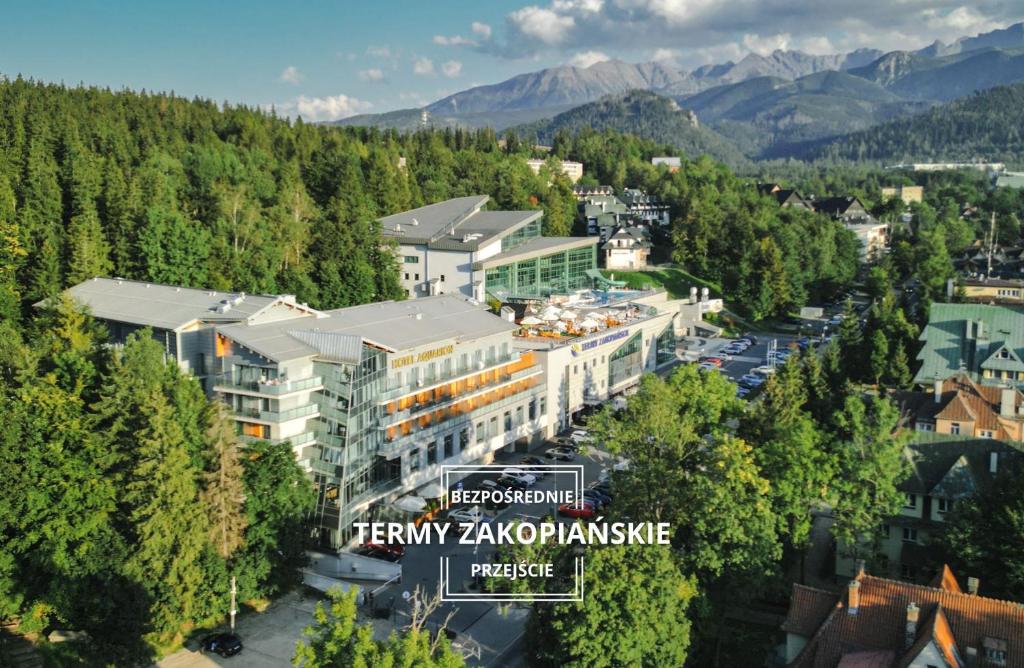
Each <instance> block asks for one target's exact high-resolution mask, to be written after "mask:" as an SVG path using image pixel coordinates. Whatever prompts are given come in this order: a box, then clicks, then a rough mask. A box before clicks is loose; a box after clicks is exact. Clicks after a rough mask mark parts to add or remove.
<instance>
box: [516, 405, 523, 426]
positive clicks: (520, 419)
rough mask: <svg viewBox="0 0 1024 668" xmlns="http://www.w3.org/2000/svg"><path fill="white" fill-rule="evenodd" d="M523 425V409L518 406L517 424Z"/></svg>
mask: <svg viewBox="0 0 1024 668" xmlns="http://www.w3.org/2000/svg"><path fill="white" fill-rule="evenodd" d="M522 423H523V407H522V406H516V424H522Z"/></svg>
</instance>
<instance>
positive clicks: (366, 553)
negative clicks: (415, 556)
mask: <svg viewBox="0 0 1024 668" xmlns="http://www.w3.org/2000/svg"><path fill="white" fill-rule="evenodd" d="M352 552H353V554H358V555H360V556H363V557H370V558H371V559H380V560H381V561H390V562H391V563H397V562H399V561H401V560H402V557H401V556H399V555H397V554H395V553H394V552H390V551H388V550H386V549H384V548H383V547H379V546H373V547H369V546H366V545H363V546H362V547H357V548H356V549H354V550H353V551H352Z"/></svg>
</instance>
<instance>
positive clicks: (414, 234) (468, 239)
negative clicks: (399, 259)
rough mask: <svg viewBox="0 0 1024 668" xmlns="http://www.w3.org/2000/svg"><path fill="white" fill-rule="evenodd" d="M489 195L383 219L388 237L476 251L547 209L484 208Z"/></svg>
mask: <svg viewBox="0 0 1024 668" xmlns="http://www.w3.org/2000/svg"><path fill="white" fill-rule="evenodd" d="M489 199H490V198H489V197H488V196H487V195H473V196H470V197H457V198H455V199H450V200H445V201H444V202H438V203H436V204H428V205H427V206H421V207H420V208H418V209H412V210H410V211H403V212H402V213H396V214H394V215H391V216H385V217H384V218H381V219H380V224H381V230H382V232H383V233H384V235H385V236H388V237H391V238H393V239H395V240H396V241H398V242H399V243H406V244H426V245H428V246H429V247H430V248H436V249H440V250H461V251H475V250H477V249H478V248H479V247H480V246H481V244H484V243H486V242H488V241H491V240H493V239H495V238H500V237H503V236H505V235H507V234H510V233H511V232H514V231H515V230H517V229H518V228H520V227H522V226H523V225H525V224H527V223H529V222H531V221H534V220H537V219H538V218H540V217H541V216H542V215H543V213H544V212H543V211H539V210H537V211H482V210H481V209H482V208H483V206H484V205H485V204H486V203H487V201H488V200H489Z"/></svg>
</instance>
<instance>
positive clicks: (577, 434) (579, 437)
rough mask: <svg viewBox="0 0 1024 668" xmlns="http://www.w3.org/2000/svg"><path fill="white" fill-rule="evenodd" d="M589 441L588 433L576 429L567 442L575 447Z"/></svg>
mask: <svg viewBox="0 0 1024 668" xmlns="http://www.w3.org/2000/svg"><path fill="white" fill-rule="evenodd" d="M589 440H590V432H588V431H584V430H583V429H576V430H574V431H573V432H572V433H571V434H569V441H571V442H572V443H575V444H576V445H582V444H584V443H586V442H587V441H589Z"/></svg>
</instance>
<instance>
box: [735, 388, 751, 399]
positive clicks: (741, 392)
mask: <svg viewBox="0 0 1024 668" xmlns="http://www.w3.org/2000/svg"><path fill="white" fill-rule="evenodd" d="M748 394H750V388H749V387H743V386H742V385H740V386H739V387H737V388H736V397H737V398H739V399H743V398H745V397H746V396H747V395H748Z"/></svg>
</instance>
